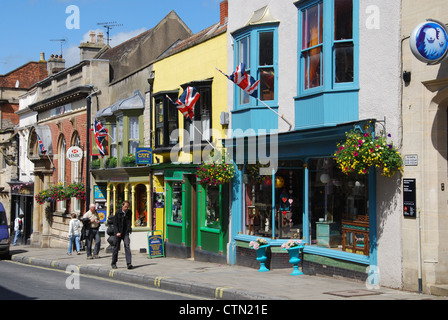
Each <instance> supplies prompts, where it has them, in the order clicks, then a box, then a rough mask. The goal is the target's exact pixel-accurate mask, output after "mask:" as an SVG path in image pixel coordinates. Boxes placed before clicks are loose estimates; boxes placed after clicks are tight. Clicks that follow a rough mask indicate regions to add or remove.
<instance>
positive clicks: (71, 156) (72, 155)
mask: <svg viewBox="0 0 448 320" xmlns="http://www.w3.org/2000/svg"><path fill="white" fill-rule="evenodd" d="M82 157H83V152H82V149H81V148H80V147H71V148H70V149H68V150H67V159H68V160H70V161H71V162H79V161H81V159H82Z"/></svg>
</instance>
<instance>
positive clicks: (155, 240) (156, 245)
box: [148, 231, 165, 258]
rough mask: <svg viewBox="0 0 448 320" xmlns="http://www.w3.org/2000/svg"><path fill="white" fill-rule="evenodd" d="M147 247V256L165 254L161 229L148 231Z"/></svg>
mask: <svg viewBox="0 0 448 320" xmlns="http://www.w3.org/2000/svg"><path fill="white" fill-rule="evenodd" d="M148 249H149V258H155V257H164V256H165V252H164V247H163V234H162V231H149V232H148Z"/></svg>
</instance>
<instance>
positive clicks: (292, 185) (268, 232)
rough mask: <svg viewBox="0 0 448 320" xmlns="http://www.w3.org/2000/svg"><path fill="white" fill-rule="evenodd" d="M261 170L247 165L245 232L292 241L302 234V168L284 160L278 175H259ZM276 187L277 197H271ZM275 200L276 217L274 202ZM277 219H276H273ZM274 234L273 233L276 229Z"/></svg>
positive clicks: (297, 164)
mask: <svg viewBox="0 0 448 320" xmlns="http://www.w3.org/2000/svg"><path fill="white" fill-rule="evenodd" d="M257 170H258V167H256V166H253V165H250V164H248V165H247V170H246V173H245V176H244V178H243V180H244V182H245V194H246V197H245V203H246V205H245V207H246V210H245V213H246V214H245V227H246V230H245V233H246V234H249V235H255V236H263V237H272V236H274V235H275V237H276V238H281V239H290V238H296V239H299V238H302V235H303V223H302V220H303V219H302V217H303V187H302V185H303V165H302V163H301V162H300V161H282V162H281V163H280V164H279V168H278V170H277V173H276V175H275V180H274V182H273V180H272V176H259V175H257ZM272 183H274V184H275V186H274V190H275V191H274V192H275V194H274V196H273V194H272V192H273V188H272ZM273 201H274V215H273V212H272V202H273ZM273 219H274V220H273ZM274 226H275V232H274V234H273V228H274Z"/></svg>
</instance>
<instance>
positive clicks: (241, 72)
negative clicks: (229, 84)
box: [227, 63, 260, 98]
mask: <svg viewBox="0 0 448 320" xmlns="http://www.w3.org/2000/svg"><path fill="white" fill-rule="evenodd" d="M227 77H228V78H229V80H232V81H233V82H235V84H236V85H237V86H238V87H240V88H241V89H243V90H244V91H245V92H247V94H249V95H250V96H252V97H254V98H257V97H258V84H259V83H260V80H257V81H255V79H254V78H253V77H252V76H250V75H248V74H247V73H246V66H245V65H244V63H240V65H239V66H238V67H237V68H236V71H235V72H234V73H232V74H231V75H230V76H227Z"/></svg>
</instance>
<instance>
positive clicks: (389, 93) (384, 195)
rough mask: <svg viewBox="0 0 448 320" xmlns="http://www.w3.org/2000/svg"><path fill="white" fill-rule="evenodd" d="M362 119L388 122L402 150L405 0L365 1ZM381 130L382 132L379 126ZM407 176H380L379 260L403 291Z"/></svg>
mask: <svg viewBox="0 0 448 320" xmlns="http://www.w3.org/2000/svg"><path fill="white" fill-rule="evenodd" d="M359 10H360V12H359V42H360V44H359V51H360V52H359V55H360V57H359V88H360V90H359V119H376V120H384V118H385V119H386V123H385V126H386V130H387V132H389V133H390V134H391V136H392V140H393V141H394V144H395V145H397V146H398V147H400V146H401V139H402V125H401V108H400V99H401V61H400V60H401V56H400V42H401V39H400V19H401V17H400V12H401V3H400V1H388V0H360V2H359ZM376 129H377V131H379V130H381V129H382V126H381V125H377V128H376ZM400 178H401V177H400V176H398V175H395V176H394V177H393V178H384V177H382V176H380V175H378V174H377V194H376V196H377V237H378V239H377V241H378V248H377V258H378V267H379V272H380V284H381V285H384V286H388V287H393V288H400V287H401V286H402V284H401V278H402V276H401V270H402V262H401V260H402V255H401V251H402V248H401V246H402V236H401V232H400V230H401V207H402V205H401V204H402V197H401V191H400V183H401V179H400Z"/></svg>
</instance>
